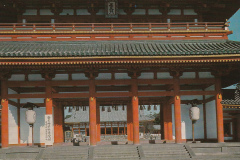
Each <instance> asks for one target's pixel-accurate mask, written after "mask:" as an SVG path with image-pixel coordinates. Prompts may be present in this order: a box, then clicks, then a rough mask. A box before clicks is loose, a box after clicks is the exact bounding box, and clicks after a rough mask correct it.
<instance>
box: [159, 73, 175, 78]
mask: <svg viewBox="0 0 240 160" xmlns="http://www.w3.org/2000/svg"><path fill="white" fill-rule="evenodd" d="M172 78H173V77H172V76H171V75H170V73H169V72H158V73H157V79H172Z"/></svg>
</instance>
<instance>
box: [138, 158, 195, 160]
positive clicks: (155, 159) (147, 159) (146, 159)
mask: <svg viewBox="0 0 240 160" xmlns="http://www.w3.org/2000/svg"><path fill="white" fill-rule="evenodd" d="M188 159H189V160H191V158H190V157H183V158H181V157H170V158H165V157H164V158H159V157H149V158H148V157H147V158H143V159H142V160H188Z"/></svg>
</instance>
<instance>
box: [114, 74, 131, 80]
mask: <svg viewBox="0 0 240 160" xmlns="http://www.w3.org/2000/svg"><path fill="white" fill-rule="evenodd" d="M115 79H131V77H129V76H128V74H127V73H115Z"/></svg>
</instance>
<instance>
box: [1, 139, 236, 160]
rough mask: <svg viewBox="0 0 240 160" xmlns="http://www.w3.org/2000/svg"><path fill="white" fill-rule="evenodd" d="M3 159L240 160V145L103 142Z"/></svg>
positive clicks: (16, 151)
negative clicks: (116, 143) (113, 143)
mask: <svg viewBox="0 0 240 160" xmlns="http://www.w3.org/2000/svg"><path fill="white" fill-rule="evenodd" d="M0 159H7V160H57V159H59V160H79V159H80V160H137V159H138V160H139V159H143V160H188V159H196V160H198V159H199V160H203V159H206V160H226V159H228V160H239V159H240V143H221V144H218V143H200V144H190V143H184V144H169V143H166V144H163V143H158V144H147V143H146V142H144V143H141V145H132V144H125V143H120V144H119V145H111V144H110V142H100V143H99V144H98V145H97V146H95V147H92V146H89V145H88V144H87V143H80V146H73V145H72V144H71V143H63V144H59V145H56V146H53V147H47V148H45V147H9V148H6V149H0Z"/></svg>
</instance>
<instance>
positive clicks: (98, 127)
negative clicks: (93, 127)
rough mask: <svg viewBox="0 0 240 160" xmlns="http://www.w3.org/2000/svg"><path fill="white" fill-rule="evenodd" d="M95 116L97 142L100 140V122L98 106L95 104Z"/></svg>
mask: <svg viewBox="0 0 240 160" xmlns="http://www.w3.org/2000/svg"><path fill="white" fill-rule="evenodd" d="M96 112H97V113H96V116H97V122H96V123H97V142H100V141H101V124H100V106H99V104H97V109H96Z"/></svg>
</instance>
